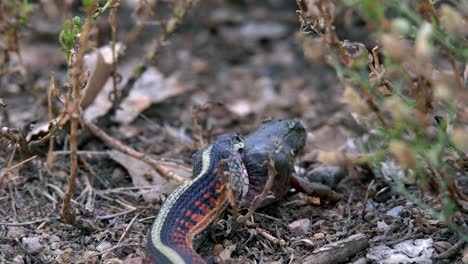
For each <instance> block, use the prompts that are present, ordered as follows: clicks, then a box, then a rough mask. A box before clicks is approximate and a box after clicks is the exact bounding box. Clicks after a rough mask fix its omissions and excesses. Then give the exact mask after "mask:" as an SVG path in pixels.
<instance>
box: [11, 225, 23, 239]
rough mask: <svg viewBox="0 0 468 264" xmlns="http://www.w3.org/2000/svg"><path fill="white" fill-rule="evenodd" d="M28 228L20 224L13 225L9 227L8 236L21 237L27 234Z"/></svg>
mask: <svg viewBox="0 0 468 264" xmlns="http://www.w3.org/2000/svg"><path fill="white" fill-rule="evenodd" d="M26 232H27V230H26V229H25V228H23V227H20V226H12V227H10V228H8V232H7V235H6V236H7V237H8V238H20V237H24V236H25V235H26Z"/></svg>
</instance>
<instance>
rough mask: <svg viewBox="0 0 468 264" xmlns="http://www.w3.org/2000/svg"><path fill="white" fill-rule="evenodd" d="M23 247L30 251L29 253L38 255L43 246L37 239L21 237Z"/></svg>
mask: <svg viewBox="0 0 468 264" xmlns="http://www.w3.org/2000/svg"><path fill="white" fill-rule="evenodd" d="M22 242H23V245H25V247H26V248H27V249H28V251H30V252H31V253H39V252H40V251H41V250H42V249H43V248H44V246H43V245H42V244H41V241H40V239H39V237H37V236H36V237H23V239H22Z"/></svg>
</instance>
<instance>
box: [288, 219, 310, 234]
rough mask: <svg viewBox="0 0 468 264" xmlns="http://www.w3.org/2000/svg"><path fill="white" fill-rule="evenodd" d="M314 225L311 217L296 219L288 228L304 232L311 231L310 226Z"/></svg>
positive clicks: (297, 232) (295, 231)
mask: <svg viewBox="0 0 468 264" xmlns="http://www.w3.org/2000/svg"><path fill="white" fill-rule="evenodd" d="M311 225H312V223H311V221H310V219H308V218H303V219H299V220H296V221H294V222H292V223H290V224H289V225H288V229H289V230H290V231H291V232H293V233H296V234H302V233H306V232H307V231H309V229H310V226H311Z"/></svg>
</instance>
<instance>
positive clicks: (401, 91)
mask: <svg viewBox="0 0 468 264" xmlns="http://www.w3.org/2000/svg"><path fill="white" fill-rule="evenodd" d="M297 2H298V7H299V11H298V13H299V15H300V20H301V23H302V28H303V29H305V30H307V31H308V32H314V33H315V35H316V36H318V38H315V39H316V40H319V42H317V41H315V40H314V41H311V40H310V39H304V49H305V54H306V57H307V54H312V56H311V57H313V58H326V61H327V63H329V64H330V65H331V66H333V67H334V69H335V71H336V73H337V76H338V78H339V79H340V81H341V83H342V85H343V87H345V89H344V93H343V96H344V99H345V101H347V102H348V103H349V104H350V106H351V108H352V109H353V111H354V112H355V113H356V115H357V116H359V117H360V124H361V125H362V126H363V127H364V128H366V129H367V131H369V132H368V134H369V135H371V136H370V137H368V138H367V139H361V140H360V141H359V144H360V149H361V151H362V155H361V157H360V158H359V159H348V160H352V161H354V162H365V163H367V164H369V165H370V167H371V168H372V169H373V172H374V174H375V175H378V176H380V177H382V178H385V179H388V180H389V181H391V182H389V184H394V185H396V186H397V187H398V188H399V190H400V192H401V193H402V194H403V195H404V196H406V197H407V198H408V199H409V200H410V201H411V202H413V203H415V204H417V205H419V206H420V207H421V208H424V209H425V210H427V211H428V212H429V213H431V214H432V215H433V216H434V217H435V218H437V219H439V220H441V221H443V222H445V223H446V224H447V225H448V227H449V228H451V229H452V230H453V231H455V232H457V234H458V235H459V236H460V237H461V238H463V239H465V240H468V234H467V233H466V232H464V231H463V230H462V228H461V227H460V226H463V223H464V222H465V223H466V221H467V218H466V212H468V198H467V197H466V195H464V194H463V192H462V191H461V190H460V189H459V188H458V187H457V184H456V175H457V174H461V173H464V171H465V170H466V168H468V157H467V155H466V153H467V152H468V133H467V132H466V131H465V129H466V126H467V124H466V113H467V111H468V107H467V105H466V102H467V100H468V92H467V90H466V88H465V85H464V84H463V83H464V80H463V73H462V70H460V68H461V67H464V66H465V65H466V63H467V60H468V56H467V55H468V54H467V49H466V41H465V40H464V36H466V34H467V33H468V32H467V29H466V25H465V24H466V22H465V21H464V19H463V16H462V14H460V13H459V11H457V10H462V7H461V5H463V4H465V5H466V1H461V2H460V3H450V4H442V5H437V6H434V5H433V3H432V2H431V1H429V0H421V1H384V0H381V1H379V0H372V1H370V0H350V1H343V2H342V3H344V4H345V5H344V6H345V8H346V9H347V10H355V11H354V14H353V15H355V16H356V17H359V19H363V20H365V21H366V25H367V29H368V30H369V32H370V33H369V35H371V36H372V37H373V38H374V39H375V47H374V48H372V47H370V48H372V49H371V52H368V49H367V47H365V46H364V45H363V44H361V43H358V42H350V41H341V40H340V39H339V37H338V35H337V34H336V33H335V25H334V22H335V21H334V18H335V16H336V15H337V9H338V8H339V7H343V5H341V6H339V7H337V5H335V3H334V2H332V1H329V0H323V1H314V0H304V1H299V0H298V1H297ZM314 21H321V23H314ZM318 24H321V25H322V26H321V27H319V26H317V25H318ZM317 43H320V44H317ZM319 45H321V46H319ZM323 47H325V48H323ZM319 48H320V50H321V52H322V53H323V54H322V55H321V56H317V54H314V52H315V53H316V52H317V50H319ZM363 60H364V61H365V60H367V65H366V67H363V65H365V64H364V63H363ZM382 62H383V63H382ZM465 81H466V80H465ZM464 120H465V121H464ZM464 122H465V123H464ZM393 162H396V168H395V169H394V170H392V172H391V173H390V170H388V166H389V164H394V163H393ZM395 171H399V172H401V173H394V172H395ZM401 175H403V176H401ZM408 184H416V185H417V186H419V188H420V190H421V194H425V195H429V196H430V197H431V198H432V199H433V201H434V202H433V203H431V205H429V204H428V203H426V202H423V199H419V198H416V197H415V195H413V194H411V193H409V192H408V191H407V190H406V187H407V186H408ZM434 204H437V206H434ZM460 213H461V214H460Z"/></svg>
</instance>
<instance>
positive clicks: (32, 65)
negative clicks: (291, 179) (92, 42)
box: [0, 0, 468, 263]
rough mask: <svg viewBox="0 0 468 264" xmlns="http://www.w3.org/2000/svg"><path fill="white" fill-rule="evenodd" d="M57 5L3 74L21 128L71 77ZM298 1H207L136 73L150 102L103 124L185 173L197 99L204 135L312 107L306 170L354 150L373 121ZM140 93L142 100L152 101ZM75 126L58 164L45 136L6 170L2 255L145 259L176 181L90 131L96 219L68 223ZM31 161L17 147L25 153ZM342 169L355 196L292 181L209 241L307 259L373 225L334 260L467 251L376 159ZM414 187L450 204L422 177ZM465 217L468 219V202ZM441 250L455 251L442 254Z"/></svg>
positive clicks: (253, 255) (88, 173)
mask: <svg viewBox="0 0 468 264" xmlns="http://www.w3.org/2000/svg"><path fill="white" fill-rule="evenodd" d="M127 2H129V3H130V2H132V1H122V6H121V7H120V9H119V14H118V19H119V21H118V25H119V27H118V39H123V38H124V37H125V36H126V34H128V32H129V31H130V30H131V29H132V27H133V26H134V25H135V23H136V21H135V17H132V16H130V14H131V12H132V8H133V6H132V5H131V4H129V3H127ZM45 8H46V7H41V8H39V10H38V11H37V12H35V13H34V15H33V16H32V17H31V19H30V22H29V24H28V28H27V29H26V30H25V32H24V33H23V34H22V35H21V37H22V39H21V40H20V43H21V46H20V48H21V50H22V57H23V61H24V64H26V65H27V66H28V70H29V73H28V75H29V78H26V77H25V74H24V72H22V71H18V72H17V73H16V74H12V75H6V76H3V77H2V83H1V90H0V98H2V99H3V101H4V102H5V103H6V104H7V106H6V107H3V108H1V109H0V120H1V121H0V124H1V126H2V127H10V128H20V129H22V128H23V127H24V126H25V125H26V124H28V123H30V122H31V121H34V120H38V122H39V123H40V122H44V121H47V118H48V115H47V111H48V108H47V92H46V91H47V88H48V86H49V79H50V73H51V71H54V72H55V77H56V83H57V85H59V86H61V85H62V84H63V83H65V81H66V78H67V76H66V70H67V68H66V61H65V59H64V56H63V53H62V52H61V51H60V50H59V44H58V42H57V36H58V33H59V31H60V29H61V23H63V19H64V18H63V17H62V16H64V15H63V14H62V15H59V16H58V17H51V16H50V14H47V12H45V11H44V10H45ZM295 10H296V5H295V2H294V1H289V3H286V1H277V0H270V1H216V0H210V1H200V3H199V4H198V5H197V6H196V7H194V9H193V10H192V12H191V14H190V15H189V16H188V17H187V19H186V20H184V21H183V23H182V24H181V25H180V27H179V29H178V30H177V31H176V32H175V34H174V35H173V36H171V38H170V39H169V40H168V41H167V42H165V43H164V46H163V48H162V49H161V50H160V53H159V55H158V57H157V59H156V63H155V65H153V67H152V68H151V72H149V73H148V74H147V75H144V76H143V77H142V78H147V79H146V83H145V80H143V81H141V83H139V84H138V83H137V84H135V85H136V86H140V87H143V88H142V90H145V89H144V88H145V87H146V86H149V87H153V88H154V87H155V86H157V87H161V89H162V90H161V91H158V90H155V91H154V92H153V93H150V94H144V93H143V94H144V99H145V100H146V99H148V98H149V99H148V100H149V102H150V103H149V104H148V107H147V108H146V109H145V110H143V111H142V112H141V113H138V114H137V115H136V116H135V118H134V119H126V117H127V118H128V116H126V115H125V114H122V115H123V117H121V118H120V119H119V118H114V119H112V120H111V121H109V122H106V123H105V127H101V128H102V129H104V130H105V131H106V132H107V133H109V134H110V135H111V136H113V137H115V138H116V139H119V140H121V141H122V142H124V143H126V144H128V145H129V146H131V147H132V148H134V149H136V150H139V151H142V152H144V153H147V154H149V155H151V156H152V157H154V158H155V159H157V160H159V161H161V162H163V163H164V164H167V166H169V167H171V168H173V169H175V170H176V172H178V173H179V174H180V175H183V176H186V177H188V176H190V168H191V155H192V154H193V153H194V152H195V151H196V149H197V147H196V146H197V140H198V139H195V138H194V133H193V129H192V128H193V126H192V118H193V111H191V109H192V108H191V107H192V105H205V106H207V107H206V108H202V109H199V110H198V111H196V112H197V118H198V121H199V123H200V126H201V128H202V129H201V133H202V136H203V138H204V140H205V142H210V141H212V140H213V139H214V138H215V136H216V135H218V134H221V133H226V132H232V131H238V132H241V133H243V134H247V133H248V132H250V131H252V130H253V129H255V128H256V127H257V126H258V125H259V124H261V122H262V120H265V119H269V118H276V119H282V118H298V119H300V120H302V122H303V123H304V125H305V126H306V129H307V135H308V136H307V145H306V147H305V150H304V152H303V153H302V154H301V155H300V157H299V158H298V160H297V161H296V172H297V175H298V176H300V177H305V178H310V177H312V176H310V175H311V172H312V171H313V170H314V169H316V168H322V167H323V165H322V164H320V163H318V161H317V151H319V150H321V151H332V150H336V149H340V148H347V149H350V151H356V146H355V145H356V141H355V139H358V138H362V137H363V136H365V131H363V130H362V129H361V128H360V127H359V126H358V125H357V124H356V123H355V122H354V121H353V119H352V117H351V114H350V112H349V109H348V107H347V106H346V105H345V104H344V103H343V102H342V100H341V99H340V98H341V93H342V87H341V86H340V85H339V83H338V79H337V77H336V75H335V72H334V71H333V69H331V68H330V67H329V66H327V65H326V64H325V63H310V62H307V61H305V59H304V54H303V49H302V45H301V44H300V42H299V41H298V35H299V34H301V33H300V31H299V23H298V18H297V15H296V13H295ZM48 12H53V11H51V10H49V11H48ZM57 12H59V13H60V10H57ZM81 15H82V14H81ZM153 24H154V25H152V24H150V25H148V26H147V27H145V31H144V33H143V34H142V36H141V38H140V39H139V40H138V41H137V42H135V43H134V44H133V45H131V46H130V47H128V48H127V50H126V51H125V52H124V54H123V55H122V58H121V60H120V61H119V66H118V68H117V70H118V72H119V73H120V74H121V75H122V79H123V80H125V79H126V78H128V76H129V75H131V73H132V69H133V68H134V67H135V65H136V64H137V63H138V62H139V61H141V60H142V59H143V58H144V53H145V52H146V51H147V50H148V47H149V46H150V45H151V44H152V43H153V42H154V36H155V35H156V34H158V26H157V23H153ZM361 26H362V25H360V24H359V23H356V25H355V27H356V28H352V29H350V28H339V29H338V31H339V32H340V34H341V36H342V38H343V39H351V40H356V41H361V42H363V43H365V44H366V45H367V44H368V43H369V44H370V45H371V43H370V40H369V39H368V37H367V36H366V34H365V32H361V31H359V27H361ZM99 28H100V33H99V36H103V37H102V39H97V40H96V42H97V43H98V45H106V44H108V43H109V35H110V34H109V32H110V29H109V26H108V24H107V19H104V18H103V19H100V22H99ZM356 32H359V33H356ZM99 43H100V44H99ZM17 67H20V66H18V65H17ZM145 76H146V77H145ZM154 82H159V84H154ZM31 83H33V84H34V88H32V86H31ZM161 83H163V84H164V85H161ZM145 85H146V86H145ZM138 100H140V99H138V98H137V101H134V102H133V103H135V102H136V103H142V101H138ZM141 100H143V99H141ZM143 101H144V100H143ZM145 102H146V101H145ZM57 105H58V103H57ZM97 108H99V105H98V106H97ZM90 114H91V115H92V113H90ZM66 133H67V131H60V132H59V135H58V137H57V139H56V143H55V150H56V151H57V152H56V159H55V161H54V165H53V167H52V168H51V169H50V170H49V169H47V166H46V157H47V149H48V144H46V145H44V146H39V147H37V149H35V150H34V153H35V154H36V155H37V157H36V158H35V159H34V160H33V161H31V162H29V163H27V164H25V165H24V166H22V167H21V168H19V169H15V170H11V172H10V173H9V174H8V176H7V177H6V178H5V179H3V182H1V183H0V184H1V185H0V263H141V261H142V257H143V256H144V252H145V246H146V235H147V232H148V230H149V228H150V225H151V223H152V221H153V219H154V217H155V215H156V214H157V212H158V209H159V208H160V205H161V201H160V200H161V199H164V198H165V197H166V195H167V193H169V192H170V190H172V189H173V188H174V187H175V185H176V184H174V183H167V182H165V180H163V179H161V178H160V176H157V175H156V176H155V175H152V174H154V172H152V171H151V170H148V171H147V170H146V168H145V167H144V165H141V163H138V162H137V161H135V160H134V159H131V158H129V157H128V156H126V155H125V154H122V153H119V152H116V151H115V150H112V149H110V148H109V147H108V146H106V145H105V144H104V143H103V142H102V141H100V140H99V139H97V138H96V137H94V136H92V135H91V134H89V133H86V132H85V131H81V132H80V140H79V142H80V143H79V150H80V153H79V170H78V177H77V181H76V183H77V184H76V189H75V192H74V196H73V201H72V208H73V212H74V213H75V214H76V215H77V216H78V217H79V218H80V219H81V220H83V221H85V222H87V223H89V224H90V225H91V226H92V227H93V231H92V232H84V231H82V230H79V229H77V228H75V227H74V226H71V225H68V224H66V223H65V222H64V221H63V220H62V219H61V218H60V208H61V203H62V198H63V193H64V190H65V189H66V186H67V182H68V175H69V170H70V167H69V152H68V145H67V144H65V143H67V142H68V139H67V138H66V136H65V135H66ZM0 147H1V148H0V168H2V169H5V168H6V167H7V164H8V162H9V159H10V156H11V154H12V150H13V148H12V146H11V145H10V144H9V142H8V141H6V140H4V139H0ZM20 161H21V159H20V158H19V156H17V159H15V161H13V164H16V163H18V162H20ZM344 170H345V173H344V179H342V180H340V181H339V182H336V187H334V189H335V190H336V191H337V192H338V193H340V194H342V195H343V196H344V199H343V200H342V201H340V202H339V203H338V204H337V205H335V206H328V207H327V206H323V205H321V204H318V205H309V204H306V203H305V202H304V201H307V199H306V197H305V196H304V195H303V194H297V193H294V192H292V193H291V194H290V195H287V196H286V197H284V198H283V200H281V201H279V202H277V203H275V204H273V205H271V206H268V207H266V208H263V209H260V210H258V211H257V212H256V213H255V214H254V216H253V218H252V219H251V221H250V222H249V224H248V225H243V226H241V227H240V228H239V229H238V230H237V231H236V232H234V233H231V234H230V235H228V236H227V237H223V236H221V235H220V236H218V238H217V241H214V240H213V239H211V238H210V239H209V241H207V242H206V244H204V246H203V249H202V255H204V256H209V255H214V256H216V257H217V258H216V261H220V262H222V263H302V262H307V258H306V257H307V256H309V255H310V254H311V253H312V252H313V251H314V250H316V249H320V248H321V247H323V246H324V245H327V244H330V243H333V242H337V241H340V240H342V239H346V238H349V237H351V236H353V235H360V234H363V235H365V237H366V241H367V242H368V244H366V245H365V246H364V247H363V248H362V250H360V251H358V252H357V253H354V254H352V255H351V256H346V257H344V258H342V259H339V258H337V259H336V260H337V261H342V262H345V263H379V262H384V260H385V259H388V258H389V255H386V256H382V255H379V254H384V253H385V252H386V253H385V254H390V255H391V254H404V256H405V258H402V259H403V260H408V262H413V263H432V262H433V263H457V262H459V263H461V261H462V258H463V246H464V243H463V242H462V241H461V240H459V238H458V236H457V235H455V234H454V233H453V232H452V231H450V230H449V228H448V227H447V225H445V224H444V223H442V222H440V221H437V220H434V219H433V218H432V217H431V215H430V214H429V213H428V212H427V211H425V210H422V209H420V208H419V207H417V206H416V205H415V204H414V203H413V202H412V201H409V200H407V199H405V197H403V196H402V195H400V194H399V193H398V192H397V190H396V187H395V186H392V185H389V182H388V181H387V180H386V179H385V177H382V176H379V175H373V174H372V173H371V172H370V170H368V169H366V168H365V167H348V168H344ZM458 176H459V177H458V179H457V180H458V182H457V183H458V184H459V185H460V186H462V188H460V189H461V190H464V192H465V194H468V174H465V175H458ZM463 186H464V187H463ZM408 190H409V191H410V193H412V194H413V195H415V196H417V197H419V198H421V199H422V200H424V201H425V202H427V203H428V204H432V205H434V206H435V207H436V208H437V206H440V205H438V203H437V201H431V200H429V198H427V197H425V195H424V194H422V193H420V192H419V191H417V189H416V188H413V187H412V185H411V184H408ZM161 193H163V194H162V195H161ZM456 218H457V219H455V222H458V223H459V224H460V225H463V223H465V225H466V221H467V220H468V217H467V215H463V214H459V215H456ZM221 223H223V221H221ZM356 246H357V244H356ZM402 247H403V248H406V249H407V251H406V253H405V251H404V250H402ZM450 250H451V251H450ZM465 251H466V249H465ZM379 252H384V253H379ZM402 252H403V253H402ZM408 252H410V253H408ZM405 254H406V255H405ZM439 254H446V255H445V256H444V255H442V256H439V258H435V256H437V255H439ZM465 254H466V253H465ZM388 263H391V262H388Z"/></svg>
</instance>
